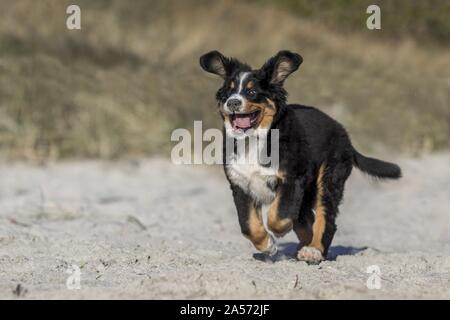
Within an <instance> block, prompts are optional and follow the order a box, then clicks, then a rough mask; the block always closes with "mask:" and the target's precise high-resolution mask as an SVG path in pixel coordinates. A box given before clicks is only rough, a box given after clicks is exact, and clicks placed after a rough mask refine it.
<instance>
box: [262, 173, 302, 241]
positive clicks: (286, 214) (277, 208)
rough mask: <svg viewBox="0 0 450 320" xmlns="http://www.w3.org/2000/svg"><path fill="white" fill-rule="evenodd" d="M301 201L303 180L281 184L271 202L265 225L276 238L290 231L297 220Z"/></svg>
mask: <svg viewBox="0 0 450 320" xmlns="http://www.w3.org/2000/svg"><path fill="white" fill-rule="evenodd" d="M302 200H303V179H294V180H288V181H284V182H281V184H280V185H279V186H278V188H277V194H276V196H275V199H274V200H273V201H272V203H271V205H270V208H269V212H268V221H267V225H268V227H269V229H270V231H272V232H273V234H274V235H275V236H277V237H282V236H284V235H285V234H287V233H288V232H289V231H291V230H292V227H293V224H294V221H296V220H297V219H298V215H299V213H300V207H301V203H302Z"/></svg>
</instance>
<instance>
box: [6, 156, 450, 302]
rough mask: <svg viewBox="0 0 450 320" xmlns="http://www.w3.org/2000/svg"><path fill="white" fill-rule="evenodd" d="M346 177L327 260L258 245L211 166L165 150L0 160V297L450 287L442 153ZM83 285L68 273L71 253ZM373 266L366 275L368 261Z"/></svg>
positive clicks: (428, 292) (335, 293)
mask: <svg viewBox="0 0 450 320" xmlns="http://www.w3.org/2000/svg"><path fill="white" fill-rule="evenodd" d="M398 162H399V163H400V165H401V166H402V167H403V170H404V176H405V177H404V178H403V179H402V180H401V181H398V182H387V183H377V182H375V181H373V180H371V179H369V178H367V177H364V176H363V175H361V174H360V173H359V172H358V171H357V170H355V171H354V173H353V174H352V177H351V178H350V180H349V181H348V184H347V192H346V196H345V200H344V204H343V205H342V206H341V215H340V216H339V219H338V227H339V229H338V232H337V235H336V237H335V240H334V242H333V247H332V249H331V252H330V260H329V261H325V262H322V263H321V264H320V265H316V266H309V265H307V264H306V263H304V262H298V261H296V260H295V259H294V258H293V256H294V254H295V248H296V238H295V236H294V235H293V234H290V235H288V236H287V237H285V238H284V239H282V240H280V241H279V247H280V253H279V254H278V255H277V256H276V257H275V258H272V259H270V258H267V257H266V256H264V255H262V254H258V253H256V251H255V250H254V249H253V247H252V245H251V244H250V243H249V242H248V240H246V239H245V238H244V237H242V236H241V234H240V231H239V227H238V222H237V217H236V213H235V209H234V207H233V204H232V201H231V194H230V191H229V188H228V185H227V182H226V180H225V178H224V176H223V173H222V172H221V171H220V170H213V169H211V168H203V167H193V166H192V167H189V166H174V165H172V164H171V163H170V162H168V161H167V160H162V159H152V160H145V161H136V162H127V163H121V164H107V163H99V162H74V163H58V164H52V165H47V166H40V167H39V166H29V165H23V164H1V165H0V298H7V299H9V298H17V297H22V298H32V299H33V298H188V299H196V298H200V299H203V298H237V299H240V298H274V299H282V298H288V299H291V298H293V299H299V298H300V299H302V298H312V299H315V298H322V299H328V298H356V299H358V298H446V299H449V298H450V155H449V154H439V155H432V156H426V157H423V158H420V159H399V160H398ZM73 264H75V265H77V266H79V267H80V268H81V269H80V270H81V278H80V279H81V282H80V284H81V288H80V289H79V290H69V289H67V287H66V279H67V277H68V276H69V274H68V273H67V272H66V271H67V268H68V267H69V266H71V265H73ZM372 265H376V266H378V267H379V270H380V272H381V280H380V285H381V288H380V289H369V288H368V287H367V286H366V281H367V279H368V278H369V276H370V274H368V273H366V271H367V268H368V267H369V266H372Z"/></svg>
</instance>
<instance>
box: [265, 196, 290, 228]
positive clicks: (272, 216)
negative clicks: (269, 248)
mask: <svg viewBox="0 0 450 320" xmlns="http://www.w3.org/2000/svg"><path fill="white" fill-rule="evenodd" d="M279 205H280V194H277V195H276V196H275V199H274V200H273V201H272V204H271V205H270V208H269V212H268V215H267V216H268V219H267V220H268V221H267V225H268V227H269V229H270V231H272V232H273V234H274V235H275V236H277V237H282V236H284V235H285V234H286V233H288V232H289V231H291V229H292V225H293V223H292V219H289V218H284V219H280V218H279V216H278V208H279Z"/></svg>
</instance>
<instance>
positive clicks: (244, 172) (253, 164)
mask: <svg viewBox="0 0 450 320" xmlns="http://www.w3.org/2000/svg"><path fill="white" fill-rule="evenodd" d="M261 148H262V144H261V143H253V144H252V143H251V144H249V145H248V148H246V150H242V152H239V150H237V152H236V153H233V154H232V155H231V157H230V158H229V159H228V161H227V163H226V164H225V166H226V173H227V176H228V178H229V179H230V181H231V182H232V183H233V184H236V185H238V186H239V187H241V189H242V190H243V191H244V192H245V193H247V194H249V195H250V196H251V197H252V198H253V199H255V200H256V201H257V202H259V203H261V204H269V203H271V202H272V201H273V199H274V198H275V192H274V191H273V188H271V187H270V185H274V182H276V181H277V179H278V170H276V169H274V168H272V167H265V166H262V165H261V164H260V161H259V159H260V158H259V154H260V151H261Z"/></svg>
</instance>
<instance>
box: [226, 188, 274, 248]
mask: <svg viewBox="0 0 450 320" xmlns="http://www.w3.org/2000/svg"><path fill="white" fill-rule="evenodd" d="M231 189H232V190H233V198H234V203H235V205H236V209H237V213H238V217H239V224H240V226H241V232H242V234H243V235H244V236H245V237H246V238H248V239H249V240H250V241H251V242H252V243H253V245H254V246H255V248H256V249H258V250H259V251H261V252H264V253H267V254H269V255H274V254H275V253H276V252H277V247H276V244H275V241H274V239H273V238H272V237H271V236H270V234H269V233H268V232H267V230H266V228H265V227H264V223H263V220H262V214H261V205H259V204H256V203H255V201H254V200H253V199H252V198H251V197H250V196H249V195H247V194H246V193H245V192H244V191H242V189H241V188H240V187H238V186H232V187H231Z"/></svg>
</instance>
